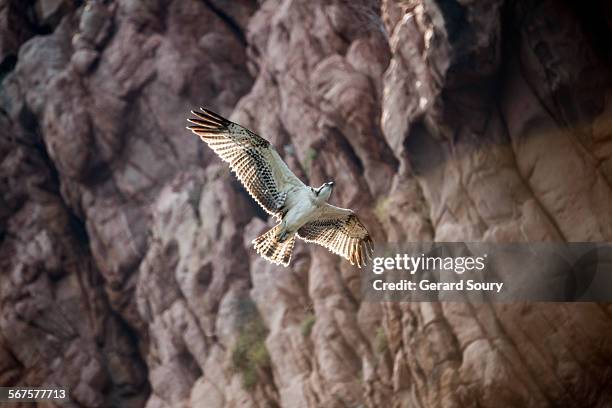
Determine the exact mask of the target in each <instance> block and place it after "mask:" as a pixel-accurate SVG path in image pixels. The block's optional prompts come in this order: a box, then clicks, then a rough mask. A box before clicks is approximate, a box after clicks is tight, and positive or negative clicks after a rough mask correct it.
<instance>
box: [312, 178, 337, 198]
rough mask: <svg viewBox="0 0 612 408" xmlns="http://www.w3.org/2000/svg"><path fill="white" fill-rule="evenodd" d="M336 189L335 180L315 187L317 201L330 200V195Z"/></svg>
mask: <svg viewBox="0 0 612 408" xmlns="http://www.w3.org/2000/svg"><path fill="white" fill-rule="evenodd" d="M333 189H334V182H333V181H329V182H327V183H324V184H322V185H321V187H319V188H317V189H314V193H315V194H316V196H317V201H320V202H323V201H327V200H329V196H331V193H332V191H333Z"/></svg>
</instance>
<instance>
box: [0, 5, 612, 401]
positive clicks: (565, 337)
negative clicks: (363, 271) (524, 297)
mask: <svg viewBox="0 0 612 408" xmlns="http://www.w3.org/2000/svg"><path fill="white" fill-rule="evenodd" d="M19 4H21V6H18V5H19ZM583 7H584V8H585V9H583ZM586 8H587V6H586V5H584V6H583V5H579V4H575V2H564V1H552V0H551V1H543V2H541V1H524V2H508V1H506V2H504V1H501V0H483V1H478V2H468V1H447V2H439V1H433V0H422V1H420V0H396V1H392V0H383V1H382V2H377V1H371V0H357V1H340V0H333V1H301V2H298V1H289V0H266V1H260V2H256V1H254V0H252V1H247V0H243V1H235V2H224V1H220V0H201V1H200V0H159V1H155V2H151V1H142V0H117V1H90V2H86V4H80V3H79V2H62V1H43V0H37V1H33V2H30V3H28V4H27V5H24V3H18V2H10V1H5V2H0V33H1V34H2V36H1V40H0V59H1V60H2V72H3V75H5V74H6V76H5V77H3V79H2V84H1V89H0V100H1V101H2V107H3V112H2V115H1V117H0V122H1V123H0V125H1V126H0V189H1V191H2V196H1V197H0V274H1V275H0V305H1V306H0V307H1V309H0V385H34V384H37V385H40V384H44V385H53V384H59V385H64V386H67V387H68V388H69V389H70V390H71V399H72V403H73V404H72V405H69V404H68V405H67V406H84V407H96V406H99V407H108V406H122V407H123V406H125V407H132V406H134V407H141V406H146V407H149V408H153V407H160V408H162V407H211V408H214V407H245V406H246V407H248V406H253V407H274V406H283V407H345V406H351V407H356V406H371V407H389V406H392V407H435V406H444V407H454V406H457V407H459V406H481V407H500V406H516V407H523V406H534V407H535V406H538V407H540V406H593V407H604V406H608V405H609V404H610V401H611V400H612V395H611V390H612V367H611V366H610V360H611V359H612V343H611V342H610V340H609V338H611V335H612V307H610V305H606V304H509V305H494V306H490V305H476V304H474V305H472V304H457V303H442V304H430V303H422V304H419V303H414V304H409V303H402V304H398V303H394V304H377V303H371V302H365V301H362V299H361V292H360V275H359V271H358V270H355V269H353V268H351V267H349V265H348V264H347V263H346V262H344V261H341V260H340V259H339V258H338V257H336V256H333V255H331V254H329V253H328V252H327V251H326V250H324V249H322V248H316V247H314V246H312V245H308V246H307V245H303V244H301V243H298V245H297V247H296V253H295V256H294V259H293V261H292V266H291V268H290V269H283V268H280V267H275V266H273V265H270V264H268V263H266V262H265V261H263V260H262V259H260V258H259V257H257V255H256V254H255V253H254V251H253V250H252V249H251V244H250V241H251V240H252V239H253V238H254V237H255V236H257V235H258V234H260V233H261V232H263V231H264V230H265V229H266V228H269V226H270V225H271V222H270V221H268V220H266V218H265V217H264V215H263V212H262V211H261V210H259V209H258V208H256V207H255V206H254V204H253V203H252V202H251V200H250V199H249V198H248V195H247V194H246V193H245V192H244V190H243V189H242V188H241V187H240V186H239V185H238V183H237V182H236V181H235V180H234V179H233V178H232V176H230V175H229V172H228V169H227V168H226V167H225V166H224V165H221V164H220V163H219V162H218V160H217V159H216V158H215V157H214V155H213V154H212V153H211V151H210V150H208V149H206V148H205V146H204V145H203V144H202V143H200V142H199V141H198V140H197V139H196V138H195V137H193V136H192V135H190V134H189V133H188V132H187V131H185V130H184V126H185V124H186V123H185V119H186V117H187V115H188V113H189V110H190V109H192V108H194V107H197V106H199V105H205V106H208V107H210V108H212V109H214V110H216V111H218V112H220V113H221V114H224V115H227V116H230V115H231V118H232V119H233V120H235V121H237V122H239V123H241V124H243V125H245V126H248V127H250V128H251V129H253V130H255V131H258V132H259V133H260V134H262V135H263V136H264V137H266V138H267V139H268V140H270V141H271V142H272V143H273V144H274V145H275V146H277V147H278V150H279V151H280V152H281V153H282V154H283V156H284V157H285V159H286V161H287V162H288V164H289V166H290V167H291V168H292V169H294V170H295V172H296V173H297V174H298V175H299V176H300V177H302V178H304V179H305V180H307V181H309V182H310V183H311V184H313V185H318V184H320V183H321V182H323V181H326V180H329V179H331V178H333V179H334V180H335V181H336V184H337V188H336V190H335V193H334V195H333V197H332V201H333V202H334V203H336V204H339V205H342V206H346V207H351V208H354V209H355V210H356V211H358V213H359V214H360V217H361V218H362V219H363V221H364V222H365V224H366V225H367V226H368V227H369V229H370V230H371V232H372V234H373V235H374V238H375V240H377V241H379V242H383V241H390V242H402V241H416V240H425V241H430V240H437V241H470V240H471V241H480V240H484V241H492V242H509V241H609V240H610V239H612V217H610V214H611V212H612V204H611V203H612V191H611V186H612V86H611V85H612V84H611V79H612V76H611V75H610V72H612V71H611V70H610V68H611V65H612V54H610V51H609V44H608V42H609V41H608V39H609V38H610V34H611V31H612V18H611V17H610V16H611V15H612V13H611V8H610V6H608V5H606V4H604V2H601V3H599V4H595V5H592V6H591V8H589V9H588V10H586ZM43 11H44V12H45V13H46V14H41V13H43ZM43 17H44V18H43ZM43 20H44V21H43ZM15 21H23V22H28V24H29V25H20V26H19V25H15V24H14V22H15ZM24 27H25V28H24ZM47 31H48V32H49V33H48V35H41V34H47ZM30 37H32V38H31V39H29V38H30ZM28 39H29V40H28ZM26 40H27V41H26ZM17 51H18V53H17ZM10 55H17V61H16V65H15V64H14V62H15V61H13V62H12V63H11V61H10V58H8V57H7V56H10ZM7 58H8V59H9V63H6V64H5V61H6V60H7ZM13 65H15V66H14V68H13ZM7 73H8V74H7ZM259 327H261V328H262V330H259V329H257V328H259ZM249 330H250V331H251V332H253V333H259V335H258V336H259V337H255V338H252V337H246V338H247V340H248V341H247V342H246V343H247V348H248V350H247V351H246V355H247V356H248V357H249V358H251V359H252V360H253V361H257V364H256V365H255V366H254V367H250V368H248V369H246V368H245V366H244V365H240V364H241V362H240V361H238V360H239V357H240V353H238V351H239V350H238V348H237V344H241V343H244V342H245V341H244V340H245V336H246V335H247V334H248V332H249ZM251 335H252V334H251ZM248 370H251V371H248Z"/></svg>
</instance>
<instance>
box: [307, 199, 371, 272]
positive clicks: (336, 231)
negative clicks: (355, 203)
mask: <svg viewBox="0 0 612 408" xmlns="http://www.w3.org/2000/svg"><path fill="white" fill-rule="evenodd" d="M297 235H298V237H299V238H301V239H303V240H304V241H306V242H314V243H317V244H319V245H322V246H324V247H325V248H327V249H329V250H330V251H331V252H333V253H335V254H337V255H340V256H342V257H344V258H346V259H348V260H349V261H350V262H351V265H355V264H357V266H359V267H360V268H361V266H362V265H365V264H366V261H367V258H370V259H371V258H372V254H373V252H374V247H373V243H372V238H371V237H370V234H369V233H368V230H367V229H366V228H365V227H364V226H363V224H362V223H361V221H359V218H357V215H355V213H354V212H353V211H351V210H348V209H345V208H339V207H336V206H333V205H330V204H325V205H324V206H323V207H322V209H321V213H320V216H319V217H318V218H317V219H316V220H315V221H311V222H309V223H307V224H305V225H304V226H302V228H300V229H299V230H298V231H297Z"/></svg>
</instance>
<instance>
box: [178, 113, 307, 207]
mask: <svg viewBox="0 0 612 408" xmlns="http://www.w3.org/2000/svg"><path fill="white" fill-rule="evenodd" d="M200 109H201V111H192V112H191V113H193V114H194V115H195V117H194V118H189V119H188V120H189V122H191V123H193V125H191V126H188V129H190V130H191V131H192V132H193V133H195V134H197V135H198V136H200V138H201V139H202V140H203V141H204V142H206V144H208V146H209V147H210V148H211V149H212V150H213V151H214V152H215V153H216V154H217V155H219V157H221V159H223V160H224V161H225V162H227V163H229V165H230V168H231V169H232V171H234V172H235V173H236V176H237V177H238V179H239V180H240V182H241V183H242V185H244V187H245V188H246V190H247V191H248V192H249V194H250V195H251V197H253V199H255V201H257V203H258V204H259V205H260V206H261V207H262V208H263V209H264V210H266V212H268V213H269V214H271V215H274V216H276V217H277V218H280V210H281V209H282V206H283V203H284V201H285V197H286V195H287V192H288V191H289V190H291V189H292V188H295V187H298V188H301V187H306V186H305V185H304V183H302V181H301V180H300V179H299V178H298V177H297V176H296V175H295V174H293V172H292V171H291V170H289V167H287V165H286V164H285V162H284V161H283V159H281V157H280V155H279V154H278V153H277V152H276V150H275V149H274V147H273V146H272V145H270V143H269V142H268V141H267V140H265V139H263V138H262V137H260V136H258V135H256V134H255V133H253V132H251V131H250V130H248V129H246V128H244V127H242V126H240V125H238V124H236V123H233V122H230V121H229V120H227V119H225V118H224V117H222V116H220V115H218V114H216V113H214V112H212V111H210V110H208V109H204V108H200Z"/></svg>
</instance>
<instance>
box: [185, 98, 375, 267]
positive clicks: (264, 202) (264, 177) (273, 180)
mask: <svg viewBox="0 0 612 408" xmlns="http://www.w3.org/2000/svg"><path fill="white" fill-rule="evenodd" d="M200 109H201V112H196V111H191V113H193V114H194V115H195V117H194V118H190V119H188V120H189V122H191V123H193V125H191V126H188V127H187V128H188V129H190V130H191V131H192V132H194V133H195V134H197V135H198V136H200V138H201V139H202V140H203V141H205V142H206V143H207V144H208V146H209V147H210V148H211V149H212V150H213V151H214V152H215V153H217V155H219V157H221V158H222V159H223V160H224V161H226V162H227V163H229V165H230V167H231V169H232V171H233V172H235V173H236V176H237V177H238V179H239V180H240V182H241V183H242V184H243V185H244V187H245V188H246V189H247V191H248V192H249V194H250V195H251V197H253V198H254V199H255V201H257V203H258V204H259V205H260V206H261V207H262V208H263V209H264V210H265V211H266V212H267V213H268V214H270V215H273V216H274V217H276V219H277V220H278V221H279V223H278V224H277V225H276V226H275V227H274V228H272V229H271V230H269V231H268V232H266V233H265V234H263V235H261V236H260V237H258V238H255V239H254V240H253V244H254V246H255V250H256V251H257V253H258V254H259V255H261V256H262V257H264V258H265V259H267V260H268V261H270V262H273V263H275V264H281V265H283V266H288V265H289V261H290V260H291V252H292V251H293V245H294V244H295V238H296V237H298V238H301V239H303V240H304V241H306V242H315V243H317V244H319V245H322V246H324V247H326V248H327V249H329V250H330V251H331V252H333V253H335V254H337V255H340V256H342V257H344V258H346V259H348V260H349V261H350V262H351V264H352V265H354V264H357V266H359V267H360V268H361V266H362V265H365V263H366V258H371V256H372V253H373V245H372V239H371V238H370V235H369V234H368V231H367V230H366V228H365V227H364V226H363V224H362V223H361V221H359V218H357V215H355V213H354V212H353V211H352V210H349V209H345V208H339V207H336V206H333V205H331V204H328V203H327V200H328V199H329V196H330V195H331V193H332V189H333V188H334V183H333V182H329V183H325V184H323V185H322V186H321V187H318V188H314V187H309V186H307V185H305V184H304V183H302V181H301V180H300V179H299V178H298V177H297V176H296V175H295V174H293V172H292V171H291V170H289V167H287V165H286V164H285V162H284V161H283V159H281V157H280V155H279V154H278V153H277V152H276V149H274V147H273V146H271V145H270V143H269V142H268V141H266V140H265V139H263V138H261V137H260V136H258V135H256V134H255V133H253V132H251V131H250V130H248V129H246V128H243V127H242V126H240V125H238V124H236V123H233V122H230V121H229V120H227V119H225V118H223V117H222V116H220V115H217V114H216V113H214V112H211V111H210V110H207V109H204V108H200Z"/></svg>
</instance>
